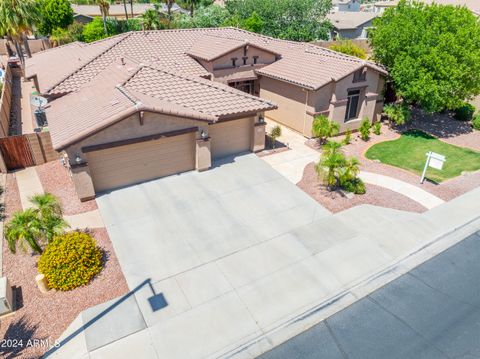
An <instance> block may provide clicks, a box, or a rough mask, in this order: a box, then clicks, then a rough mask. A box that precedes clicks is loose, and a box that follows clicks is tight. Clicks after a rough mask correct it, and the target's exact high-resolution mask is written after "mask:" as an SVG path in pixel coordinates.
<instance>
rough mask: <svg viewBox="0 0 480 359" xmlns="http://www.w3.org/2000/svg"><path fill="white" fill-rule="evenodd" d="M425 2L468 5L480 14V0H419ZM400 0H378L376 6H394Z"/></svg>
mask: <svg viewBox="0 0 480 359" xmlns="http://www.w3.org/2000/svg"><path fill="white" fill-rule="evenodd" d="M418 1H419V2H424V3H425V4H432V3H435V4H437V5H452V6H466V7H467V8H468V9H470V11H472V12H473V13H474V14H475V15H477V16H480V0H418ZM397 4H398V0H390V1H377V2H375V4H374V5H375V6H378V7H393V6H397Z"/></svg>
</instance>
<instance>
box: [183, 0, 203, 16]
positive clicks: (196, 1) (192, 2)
mask: <svg viewBox="0 0 480 359" xmlns="http://www.w3.org/2000/svg"><path fill="white" fill-rule="evenodd" d="M185 4H186V5H187V6H188V7H190V17H193V11H194V9H195V8H196V7H197V6H198V5H200V0H185Z"/></svg>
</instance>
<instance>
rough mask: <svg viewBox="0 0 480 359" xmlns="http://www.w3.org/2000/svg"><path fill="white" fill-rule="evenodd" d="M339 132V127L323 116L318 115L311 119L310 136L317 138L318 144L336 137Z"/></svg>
mask: <svg viewBox="0 0 480 359" xmlns="http://www.w3.org/2000/svg"><path fill="white" fill-rule="evenodd" d="M339 131H340V125H339V124H338V123H337V122H335V121H332V120H329V119H328V118H327V117H325V116H324V115H318V116H316V117H315V118H314V119H313V123H312V134H313V136H314V137H318V140H319V142H320V143H325V142H326V141H327V138H329V137H333V136H335V135H337V134H338V132H339Z"/></svg>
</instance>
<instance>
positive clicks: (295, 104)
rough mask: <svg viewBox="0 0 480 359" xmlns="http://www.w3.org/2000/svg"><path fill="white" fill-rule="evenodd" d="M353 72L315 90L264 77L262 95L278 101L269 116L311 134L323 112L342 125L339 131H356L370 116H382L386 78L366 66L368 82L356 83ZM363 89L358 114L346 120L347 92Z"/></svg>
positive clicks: (304, 133)
mask: <svg viewBox="0 0 480 359" xmlns="http://www.w3.org/2000/svg"><path fill="white" fill-rule="evenodd" d="M353 79H354V74H353V73H351V74H349V75H348V76H346V77H344V78H342V79H339V80H338V81H333V80H332V82H330V83H328V84H326V85H325V86H323V87H321V88H320V89H318V90H316V91H312V90H307V89H305V88H302V87H300V86H297V85H294V84H291V83H287V82H285V81H281V80H277V79H273V78H269V77H265V76H262V77H261V78H260V97H261V98H263V99H267V100H270V101H273V102H275V103H276V104H277V105H278V109H277V110H273V111H270V112H269V113H268V117H269V118H271V119H273V120H275V121H277V122H279V123H281V124H284V125H285V126H287V127H289V128H291V129H293V130H295V131H297V132H300V133H301V134H303V135H304V136H306V137H311V136H312V133H311V128H312V122H313V119H314V117H315V115H318V114H323V115H325V116H327V117H328V118H330V119H331V120H334V121H336V122H338V123H339V124H340V132H345V131H346V130H347V129H351V130H356V129H358V127H359V126H360V123H361V121H362V120H363V119H364V118H365V117H367V118H368V119H370V120H371V121H376V120H378V119H379V115H380V113H381V111H382V108H383V87H384V85H385V80H384V78H383V76H382V75H381V74H380V73H378V72H377V71H375V70H372V69H370V68H367V73H366V79H365V81H360V82H354V81H353ZM356 89H358V90H359V91H360V101H359V107H358V108H359V109H358V116H357V118H355V119H351V120H349V121H345V120H344V119H345V112H346V108H347V94H348V91H349V90H356Z"/></svg>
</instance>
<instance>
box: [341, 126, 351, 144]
mask: <svg viewBox="0 0 480 359" xmlns="http://www.w3.org/2000/svg"><path fill="white" fill-rule="evenodd" d="M350 143H352V131H351V130H350V129H349V128H348V129H347V130H346V131H345V138H344V139H343V144H344V145H349V144H350Z"/></svg>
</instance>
